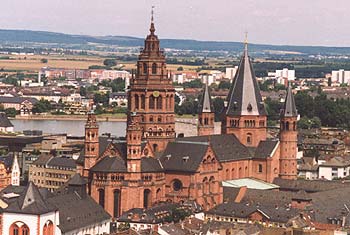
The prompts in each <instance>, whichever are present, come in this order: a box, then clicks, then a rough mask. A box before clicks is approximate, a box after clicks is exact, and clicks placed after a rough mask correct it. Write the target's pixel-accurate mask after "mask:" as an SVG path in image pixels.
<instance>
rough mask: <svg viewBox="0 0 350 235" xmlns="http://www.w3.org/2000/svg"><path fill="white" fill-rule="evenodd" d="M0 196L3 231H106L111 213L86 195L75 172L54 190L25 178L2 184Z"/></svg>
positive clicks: (45, 234) (23, 234)
mask: <svg viewBox="0 0 350 235" xmlns="http://www.w3.org/2000/svg"><path fill="white" fill-rule="evenodd" d="M0 198H1V205H0V207H1V212H0V215H1V234H3V235H16V234H18V235H29V234H36V235H54V234H56V235H61V234H62V235H63V234H67V235H73V234H74V235H83V234H104V233H110V222H111V217H110V216H109V215H108V214H107V213H106V212H105V211H104V210H103V209H102V208H101V207H100V206H99V205H98V204H97V203H96V202H95V201H94V200H93V199H92V198H91V197H90V196H88V195H87V193H86V182H85V180H84V179H82V178H81V177H80V176H79V175H75V176H74V177H73V178H72V179H71V180H70V181H69V182H68V183H67V185H66V186H65V187H63V188H62V189H61V190H60V191H58V192H56V193H55V194H52V193H50V192H49V191H48V190H47V189H43V188H38V187H37V186H36V185H35V184H34V183H33V182H29V184H28V185H27V186H8V187H6V188H5V189H4V190H2V191H1V192H0Z"/></svg>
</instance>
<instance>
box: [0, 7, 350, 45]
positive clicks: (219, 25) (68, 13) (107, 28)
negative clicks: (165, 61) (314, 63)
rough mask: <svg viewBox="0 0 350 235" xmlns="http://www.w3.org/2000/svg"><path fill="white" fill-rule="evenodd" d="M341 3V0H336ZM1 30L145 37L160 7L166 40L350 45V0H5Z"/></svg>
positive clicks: (161, 34)
mask: <svg viewBox="0 0 350 235" xmlns="http://www.w3.org/2000/svg"><path fill="white" fill-rule="evenodd" d="M334 3H335V2H334ZM1 5H2V6H1V8H2V15H1V17H0V28H1V29H25V30H41V31H53V32H60V33H68V34H82V35H93V36H105V35H120V36H136V37H144V35H145V34H146V33H147V31H148V27H149V22H150V17H151V6H152V5H154V6H155V22H156V30H157V34H158V35H159V37H160V38H161V39H164V38H173V39H195V40H203V41H243V40H244V32H246V31H248V32H249V36H248V41H249V42H251V43H259V44H278V45H315V46H316V45H317V46H344V47H346V46H350V31H348V30H347V29H348V27H349V22H350V14H348V9H350V2H349V1H347V0H337V1H336V4H332V5H331V4H330V2H329V1H328V0H318V1H305V0H294V1H280V0H264V1H262V0H245V1H232V0H217V1H209V0H177V1H165V0H129V1H120V0H119V1H118V0H102V1H94V0H75V1H64V0H50V1H47V0H45V1H44V0H2V4H1Z"/></svg>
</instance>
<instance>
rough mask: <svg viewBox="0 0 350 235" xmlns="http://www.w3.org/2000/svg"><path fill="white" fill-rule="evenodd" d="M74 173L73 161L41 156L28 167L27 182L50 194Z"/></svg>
mask: <svg viewBox="0 0 350 235" xmlns="http://www.w3.org/2000/svg"><path fill="white" fill-rule="evenodd" d="M75 173H76V164H75V161H74V160H73V159H70V158H65V157H54V156H52V155H41V156H40V157H39V158H38V159H37V160H35V161H34V162H33V163H32V164H31V165H30V166H29V181H32V182H33V183H35V184H36V185H37V186H39V187H42V188H46V189H48V190H49V191H51V192H52V191H54V190H55V189H59V188H60V187H62V185H64V184H65V183H66V182H67V181H68V180H69V179H70V178H71V177H72V176H73V175H74V174H75Z"/></svg>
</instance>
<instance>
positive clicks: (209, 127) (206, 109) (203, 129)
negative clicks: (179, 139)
mask: <svg viewBox="0 0 350 235" xmlns="http://www.w3.org/2000/svg"><path fill="white" fill-rule="evenodd" d="M214 116H215V114H214V107H213V105H212V102H211V96H210V92H209V87H208V83H207V82H206V84H205V87H204V91H203V95H202V100H201V102H200V104H199V110H198V125H197V131H198V135H199V136H202V135H212V134H214Z"/></svg>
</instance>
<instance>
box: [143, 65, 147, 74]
mask: <svg viewBox="0 0 350 235" xmlns="http://www.w3.org/2000/svg"><path fill="white" fill-rule="evenodd" d="M143 73H144V74H147V64H146V63H143Z"/></svg>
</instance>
